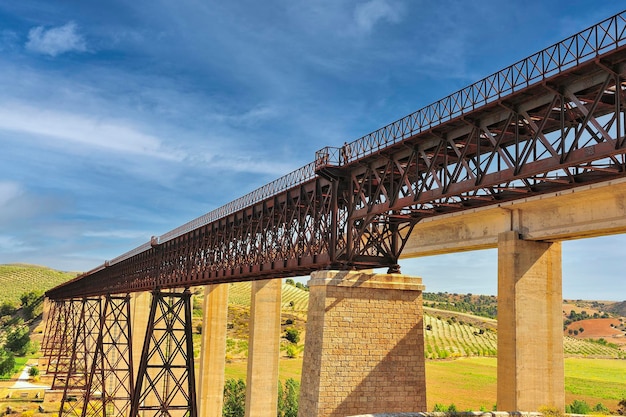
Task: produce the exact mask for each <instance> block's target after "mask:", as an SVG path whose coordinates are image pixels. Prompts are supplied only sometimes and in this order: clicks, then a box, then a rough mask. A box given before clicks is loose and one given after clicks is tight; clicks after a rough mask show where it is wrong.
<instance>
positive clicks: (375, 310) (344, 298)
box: [298, 271, 426, 417]
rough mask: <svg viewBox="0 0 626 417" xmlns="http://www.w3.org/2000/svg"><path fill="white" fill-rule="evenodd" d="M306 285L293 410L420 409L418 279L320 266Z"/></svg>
mask: <svg viewBox="0 0 626 417" xmlns="http://www.w3.org/2000/svg"><path fill="white" fill-rule="evenodd" d="M309 288H310V298H309V313H308V321H307V336H306V346H305V351H304V363H303V369H302V387H301V390H300V404H299V412H298V415H299V416H301V417H322V416H323V417H345V416H347V415H352V414H358V413H361V412H371V411H375V412H383V411H385V412H390V411H411V410H425V409H426V378H425V364H424V337H423V336H424V335H423V309H422V291H423V289H424V286H423V285H422V279H421V278H417V277H410V276H407V275H401V274H373V273H363V272H352V271H318V272H314V273H313V274H312V275H311V280H310V281H309Z"/></svg>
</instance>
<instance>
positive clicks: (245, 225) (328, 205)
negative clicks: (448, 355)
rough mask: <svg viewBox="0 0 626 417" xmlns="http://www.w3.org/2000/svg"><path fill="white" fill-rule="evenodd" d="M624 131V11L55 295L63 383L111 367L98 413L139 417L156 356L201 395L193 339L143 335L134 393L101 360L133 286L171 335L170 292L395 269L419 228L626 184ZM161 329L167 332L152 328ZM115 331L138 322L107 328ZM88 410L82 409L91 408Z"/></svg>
mask: <svg viewBox="0 0 626 417" xmlns="http://www.w3.org/2000/svg"><path fill="white" fill-rule="evenodd" d="M625 131H626V12H622V13H619V14H617V15H615V16H613V17H610V18H608V19H606V20H604V21H603V22H600V23H598V24H597V25H595V26H593V27H590V28H588V29H586V30H583V31H582V32H580V33H577V34H575V35H573V36H571V37H569V38H567V39H565V40H563V41H562V42H559V43H557V44H554V45H552V46H550V47H548V48H546V49H544V50H542V51H540V52H537V53H535V54H533V55H531V56H529V57H527V58H525V59H522V60H520V61H518V62H516V63H515V64H513V65H511V66H509V67H507V68H505V69H503V70H501V71H498V72H496V73H494V74H492V75H489V76H488V77H485V78H483V79H482V80H480V81H478V82H476V83H474V84H472V85H470V86H468V87H466V88H464V89H462V90H459V91H457V92H455V93H453V94H451V95H449V96H447V97H445V98H443V99H441V100H439V101H437V102H435V103H433V104H430V105H428V106H426V107H424V108H421V109H419V110H417V111H416V112H414V113H411V114H409V115H408V116H406V117H403V118H402V119H400V120H397V121H395V122H393V123H391V124H389V125H387V126H384V127H382V128H380V129H378V130H376V131H374V132H372V133H369V134H367V135H365V136H363V137H361V138H359V139H356V140H354V141H352V142H349V143H347V144H345V145H344V146H342V147H326V148H324V149H321V150H320V151H318V152H317V153H316V155H315V160H314V161H313V162H311V163H309V164H308V165H305V166H303V167H302V168H300V169H298V170H296V171H294V172H292V173H290V174H287V175H286V176H284V177H282V178H279V179H277V180H276V181H274V182H272V183H269V184H267V185H265V186H264V187H261V188H259V189H257V190H255V191H253V192H251V193H250V194H247V195H245V196H243V197H241V198H239V199H237V200H235V201H233V202H231V203H229V204H227V205H225V206H223V207H221V208H219V209H217V210H214V211H212V212H210V213H208V214H205V215H204V216H202V217H199V218H197V219H195V220H193V221H191V222H189V223H187V224H185V225H183V226H181V227H178V228H176V229H174V230H172V231H170V232H168V233H166V234H164V235H162V236H158V237H153V238H152V239H151V241H150V242H147V243H146V244H144V245H142V246H139V247H138V248H135V249H133V250H131V251H129V252H127V253H125V254H123V255H121V256H119V257H117V258H115V259H112V260H110V261H108V262H105V263H104V264H103V265H101V266H99V267H97V268H95V269H93V270H91V271H89V272H87V273H84V274H82V275H80V276H78V277H77V278H76V279H74V280H72V281H69V282H67V283H65V284H63V285H60V286H58V287H56V288H54V289H52V290H50V291H48V292H47V294H46V296H47V297H48V299H50V300H51V301H52V313H51V314H53V315H55V317H59V318H60V319H59V320H58V321H57V322H56V323H63V324H57V327H55V324H54V321H52V322H50V320H49V323H48V327H47V330H46V334H47V335H48V337H47V339H46V341H45V343H44V354H45V355H47V356H48V357H50V358H51V362H50V364H53V365H50V366H49V369H48V370H49V372H52V373H53V374H54V375H55V384H53V388H54V386H55V385H56V386H57V387H61V386H65V388H64V389H65V391H66V392H69V391H71V389H82V390H83V392H85V391H86V392H88V393H89V392H91V391H90V390H92V391H93V388H91V387H93V381H92V380H93V378H96V380H97V378H100V385H103V382H102V381H104V380H106V379H107V378H111V377H110V376H109V377H105V376H103V375H104V373H105V370H106V372H113V374H114V375H116V378H117V382H116V383H115V384H114V386H118V387H122V386H123V387H124V389H123V390H121V391H120V392H116V393H114V394H111V393H109V394H107V395H108V397H107V398H108V401H109V402H108V403H106V401H105V395H104V394H99V395H100V396H99V397H98V398H101V399H102V405H101V406H100V407H102V408H106V407H109V408H110V407H114V406H115V407H117V405H119V404H124V401H125V400H126V402H128V401H129V400H128V399H129V398H131V397H132V398H135V399H136V400H134V401H132V407H133V408H132V410H131V414H132V415H136V413H137V412H138V411H139V410H140V409H141V404H143V403H145V401H144V400H145V398H146V397H145V396H146V395H148V394H146V392H148V391H150V390H155V387H156V386H157V382H158V378H160V377H161V376H162V375H160V374H159V373H158V372H156V371H155V372H156V373H154V374H151V373H150V372H151V371H150V370H149V363H150V360H149V359H150V358H151V357H152V356H157V357H162V358H163V357H170V356H171V357H173V358H174V357H177V356H180V357H178V359H176V358H174V359H171V363H169V365H168V366H167V369H168V372H170V376H169V378H174V379H175V381H177V382H175V383H174V385H173V386H175V387H176V388H175V389H176V390H177V391H176V392H177V394H176V395H179V396H182V397H183V398H185V399H187V400H188V402H190V401H192V397H193V398H194V399H193V401H194V402H195V397H194V395H195V394H193V393H194V392H195V391H194V387H193V386H188V385H185V384H186V382H185V383H183V382H182V381H187V380H188V381H189V384H193V366H190V365H189V363H188V360H189V358H188V357H187V356H189V355H186V354H185V353H184V352H185V348H186V347H187V346H188V343H190V339H191V338H190V333H187V334H185V333H184V332H183V333H181V334H182V335H181V336H176V337H175V339H174V340H175V343H174V345H173V346H174V347H171V346H170V351H169V352H170V353H169V354H168V355H165V354H163V353H162V352H161V353H160V352H159V349H160V348H161V347H160V346H161V342H160V341H159V340H152V339H150V337H151V336H148V335H147V336H146V341H145V344H144V352H143V355H142V359H141V362H142V363H141V365H140V367H139V369H140V370H139V372H140V373H143V374H145V375H152V376H151V377H147V378H148V382H147V388H144V389H142V388H141V379H138V382H137V383H136V384H134V385H133V382H132V381H134V378H133V375H132V369H133V366H132V363H128V362H125V363H116V364H105V363H104V361H105V358H106V357H109V356H111V355H108V356H107V354H106V353H105V351H106V350H107V349H115V350H120V349H121V351H119V352H117V354H115V355H113V356H115V357H120V358H122V357H128V351H129V350H130V349H131V347H130V343H131V342H130V336H129V333H130V328H129V327H130V321H129V320H128V317H129V313H128V310H127V308H128V297H127V296H126V295H127V294H128V293H133V292H144V291H153V293H154V294H155V295H158V296H157V297H155V298H154V301H153V312H152V313H151V314H154V315H156V316H154V315H153V316H152V318H151V320H152V321H151V322H150V323H149V329H148V333H149V334H163V333H168V332H169V334H170V335H172V334H174V333H175V332H177V331H178V329H179V327H180V326H179V324H180V323H178V321H177V319H174V317H182V316H185V315H186V314H188V313H189V311H190V310H189V296H188V291H187V292H186V293H171V294H168V295H164V294H165V293H162V292H161V290H165V289H174V288H188V287H191V286H197V285H204V284H217V283H227V282H236V281H247V280H258V279H269V278H281V277H289V276H300V275H307V274H309V273H311V272H312V271H315V270H320V269H325V268H334V269H365V268H380V267H388V268H389V270H390V271H391V272H398V271H399V267H398V258H399V256H400V254H401V253H402V249H403V247H404V245H405V244H406V242H407V239H408V238H409V236H410V235H411V232H412V231H413V228H414V226H415V225H416V224H417V223H418V222H420V221H421V220H422V219H425V218H428V217H433V216H438V215H441V214H446V213H450V212H455V211H462V210H467V209H472V208H477V207H481V206H488V205H493V204H496V203H499V202H504V201H510V200H515V199H520V198H526V197H529V196H533V195H538V194H542V193H551V192H555V191H559V190H563V189H567V188H573V187H577V186H580V185H583V184H588V183H593V182H599V181H606V180H609V179H613V178H618V177H624V176H626V135H625ZM119 294H124V295H125V296H119ZM159 294H160V295H159ZM185 294H187V295H185ZM103 296H105V298H104V299H103V298H102V297H103ZM94 299H97V300H100V301H98V302H95V301H93V300H94ZM181 300H183V301H184V302H183V303H182V304H180V303H181ZM94 303H95V304H94ZM181 306H183V307H184V308H183V307H181ZM181 309H182V310H181ZM90 311H91V313H90ZM183 311H184V313H183ZM93 317H98V320H96V321H94V320H93ZM110 317H113V318H112V319H110ZM160 320H166V321H168V326H167V329H169V330H167V331H166V330H160V331H157V330H158V325H159V322H160ZM117 322H121V323H127V325H122V324H119V323H118V324H115V325H113V324H110V323H117ZM107 326H108V327H107ZM111 326H113V327H115V326H117V327H115V328H113V327H111ZM120 326H121V327H120ZM155 326H156V327H155ZM177 326H178V327H177ZM183 327H184V326H183ZM151 329H152V330H151ZM94 334H95V335H96V336H93V335H94ZM90 335H91V336H90ZM76 346H84V347H86V349H85V350H84V351H81V349H74V348H73V347H76ZM90 347H95V349H91V348H90ZM171 349H174V350H173V351H172V350H171ZM85 352H91V353H85ZM172 352H173V353H172ZM179 353H180V354H179ZM90 355H91V356H90ZM120 360H121V359H120ZM168 360H169V359H168ZM130 362H132V360H131V361H130ZM87 363H90V364H92V366H91V368H92V370H91V372H87V368H86V366H87V365H86V364H87ZM81 364H82V365H81ZM94 364H95V365H94ZM174 364H177V365H176V366H175V365H174ZM79 365H80V366H82V367H83V370H82V371H81V372H78V370H77V366H79ZM177 367H178V368H177ZM179 368H180V371H176V372H174V371H172V369H179ZM112 369H113V370H115V369H118V370H117V371H112ZM119 369H124V370H125V371H120V370H119ZM163 369H165V365H161V366H160V368H159V370H161V371H162V370H163ZM129 370H130V371H129ZM128 372H130V373H131V374H130V375H129V374H128ZM70 375H91V377H90V378H91V380H87V379H83V380H82V381H79V382H76V381H70ZM57 376H59V378H57ZM63 378H65V380H63ZM57 379H58V380H59V382H58V383H56V381H57ZM90 381H91V382H90ZM127 381H131V383H130V385H129V384H128V383H127ZM96 385H97V384H96ZM68 387H70V388H68ZM72 387H73V388H72ZM68 390H69V391H68ZM154 395H157V394H154ZM176 395H174V394H172V395H171V398H174V397H176ZM140 397H141V398H140ZM79 403H80V402H79ZM75 404H76V403H75ZM81 404H82V405H83V406H84V410H83V415H87V414H85V413H86V410H87V409H88V408H89V407H92V406H93V405H89V404H91V403H90V402H89V401H86V402H84V403H81ZM107 404H108V405H107ZM93 407H95V406H93ZM129 407H130V406H129ZM171 407H174V406H173V405H171ZM117 411H118V412H119V413H121V414H127V413H128V411H127V410H125V409H123V410H117ZM144 411H145V410H144ZM192 414H193V413H192ZM193 415H195V414H193Z"/></svg>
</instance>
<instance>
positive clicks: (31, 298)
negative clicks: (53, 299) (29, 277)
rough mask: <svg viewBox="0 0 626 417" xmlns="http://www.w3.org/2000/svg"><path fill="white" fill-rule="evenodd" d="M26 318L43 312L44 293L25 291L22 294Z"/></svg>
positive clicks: (28, 318)
mask: <svg viewBox="0 0 626 417" xmlns="http://www.w3.org/2000/svg"><path fill="white" fill-rule="evenodd" d="M20 301H21V302H22V311H23V312H24V318H25V319H26V320H30V319H32V318H34V317H36V316H38V315H39V314H40V313H41V307H42V304H43V295H42V294H41V292H39V291H30V292H25V293H23V294H22V295H21V296H20Z"/></svg>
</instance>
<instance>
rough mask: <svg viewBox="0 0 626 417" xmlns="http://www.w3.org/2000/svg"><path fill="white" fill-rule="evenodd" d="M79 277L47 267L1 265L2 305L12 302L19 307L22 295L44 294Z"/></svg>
mask: <svg viewBox="0 0 626 417" xmlns="http://www.w3.org/2000/svg"><path fill="white" fill-rule="evenodd" d="M77 275H78V273H76V272H61V271H56V270H54V269H51V268H47V267H45V266H37V265H27V264H9V265H0V288H2V291H0V304H2V303H4V302H5V301H10V302H13V303H14V304H16V305H17V304H19V302H20V295H22V294H24V293H27V292H30V291H36V292H41V293H43V292H45V291H47V290H49V289H50V288H54V287H56V286H57V285H59V284H61V283H63V282H65V281H68V280H70V279H72V278H75V277H76V276H77Z"/></svg>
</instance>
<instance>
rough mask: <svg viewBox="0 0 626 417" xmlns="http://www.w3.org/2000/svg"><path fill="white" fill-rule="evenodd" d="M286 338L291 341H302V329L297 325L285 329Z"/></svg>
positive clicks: (295, 342)
mask: <svg viewBox="0 0 626 417" xmlns="http://www.w3.org/2000/svg"><path fill="white" fill-rule="evenodd" d="M285 339H287V340H289V341H290V342H291V343H294V344H298V342H299V341H300V331H299V330H298V329H296V328H295V327H290V328H288V329H287V330H285Z"/></svg>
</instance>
